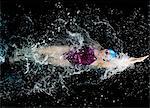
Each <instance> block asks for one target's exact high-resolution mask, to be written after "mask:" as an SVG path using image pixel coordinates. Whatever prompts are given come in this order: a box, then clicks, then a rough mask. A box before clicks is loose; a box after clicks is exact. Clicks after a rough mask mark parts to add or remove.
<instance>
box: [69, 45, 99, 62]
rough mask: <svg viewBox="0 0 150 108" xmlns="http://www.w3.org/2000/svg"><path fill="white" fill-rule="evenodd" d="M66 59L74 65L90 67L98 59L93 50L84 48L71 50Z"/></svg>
mask: <svg viewBox="0 0 150 108" xmlns="http://www.w3.org/2000/svg"><path fill="white" fill-rule="evenodd" d="M66 59H67V60H68V61H69V62H70V63H72V64H81V65H90V64H91V63H93V62H94V61H95V60H96V57H95V55H94V49H93V48H90V47H85V46H84V47H82V48H81V49H78V50H76V49H73V50H70V51H69V52H68V53H66Z"/></svg>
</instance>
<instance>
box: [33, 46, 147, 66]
mask: <svg viewBox="0 0 150 108" xmlns="http://www.w3.org/2000/svg"><path fill="white" fill-rule="evenodd" d="M35 52H36V53H37V54H39V55H44V56H45V57H46V61H47V62H48V64H53V65H58V66H71V65H89V66H94V67H97V68H113V67H114V68H115V67H117V66H118V65H124V66H128V65H132V64H135V63H137V62H143V61H144V60H145V59H146V58H147V57H148V55H147V56H144V57H139V58H135V57H129V56H127V55H124V56H119V55H118V54H117V53H116V52H114V51H113V50H112V49H104V50H98V49H95V48H92V47H90V46H83V47H81V48H80V49H78V48H74V47H69V46H49V47H45V48H38V49H36V50H35Z"/></svg>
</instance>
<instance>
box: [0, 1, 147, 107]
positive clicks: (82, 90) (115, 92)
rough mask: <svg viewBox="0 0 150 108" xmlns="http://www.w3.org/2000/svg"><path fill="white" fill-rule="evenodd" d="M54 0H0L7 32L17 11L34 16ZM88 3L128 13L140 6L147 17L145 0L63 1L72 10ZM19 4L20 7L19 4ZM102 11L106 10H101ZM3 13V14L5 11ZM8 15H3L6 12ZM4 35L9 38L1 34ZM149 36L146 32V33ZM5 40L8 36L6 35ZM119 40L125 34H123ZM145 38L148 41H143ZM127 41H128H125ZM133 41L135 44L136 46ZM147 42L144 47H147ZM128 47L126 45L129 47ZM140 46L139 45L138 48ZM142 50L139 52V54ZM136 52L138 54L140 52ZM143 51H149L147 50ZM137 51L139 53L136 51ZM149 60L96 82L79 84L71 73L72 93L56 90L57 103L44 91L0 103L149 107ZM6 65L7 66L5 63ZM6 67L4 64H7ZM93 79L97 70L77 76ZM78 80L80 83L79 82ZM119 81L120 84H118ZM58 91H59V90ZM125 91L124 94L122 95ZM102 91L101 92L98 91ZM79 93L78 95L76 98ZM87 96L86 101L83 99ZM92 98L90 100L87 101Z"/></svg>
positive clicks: (42, 12)
mask: <svg viewBox="0 0 150 108" xmlns="http://www.w3.org/2000/svg"><path fill="white" fill-rule="evenodd" d="M57 2H58V1H57V0H49V1H48V0H47V1H46V0H45V1H44V0H30V1H28V0H16V1H14V0H1V12H2V19H3V18H4V19H7V20H8V21H10V23H8V25H7V26H8V31H9V32H8V33H9V35H11V34H13V33H14V32H15V31H16V28H17V27H16V26H17V25H15V23H12V22H11V19H13V17H15V15H16V13H19V14H20V15H21V14H24V13H28V12H29V11H32V15H33V17H34V18H38V17H39V16H40V15H41V14H44V13H47V12H48V10H50V9H54V8H55V7H54V4H55V3H57ZM86 3H87V4H89V6H93V5H95V7H101V8H104V11H105V8H108V7H109V8H110V7H111V8H117V9H121V10H123V11H124V16H128V15H129V12H130V11H132V10H133V9H134V8H141V9H142V13H143V14H144V15H145V17H146V20H147V19H148V0H135V1H133V0H97V1H96V0H88V1H86V0H79V1H78V0H65V1H64V2H63V5H64V7H68V8H70V9H72V10H74V9H76V7H78V8H79V9H82V8H84V6H85V4H86ZM19 5H21V6H22V7H23V8H19V7H18V6H19ZM104 13H105V12H104ZM4 14H5V15H4ZM7 15H8V16H9V17H6V16H7ZM2 37H3V38H8V37H7V35H6V37H5V36H4V35H3V36H2ZM145 37H146V38H148V34H147V35H145ZM6 40H7V39H6ZM122 40H124V38H123V37H122ZM146 42H147V41H146ZM127 44H129V43H127ZM136 44H137V43H136ZM136 44H134V45H135V46H136ZM146 44H147V46H145V47H143V49H145V50H146V49H147V48H148V43H146ZM129 49H130V46H129V48H126V50H127V51H129ZM137 50H139V48H137ZM142 53H143V52H141V53H140V54H142ZM140 54H139V55H140ZM145 54H148V52H146V53H145ZM133 55H136V51H135V52H134V51H133ZM137 55H138V54H137ZM148 64H149V62H148V60H147V61H146V62H144V63H140V64H139V66H140V67H138V66H137V68H136V70H135V69H131V70H130V71H129V70H127V71H126V72H124V73H123V74H121V75H116V76H115V77H114V78H111V79H108V80H106V81H102V82H99V84H97V85H94V84H93V85H92V84H85V85H84V84H80V82H82V81H78V80H77V79H76V76H74V77H71V78H72V79H70V81H69V82H70V83H72V82H75V84H74V85H73V84H72V85H71V86H70V88H71V89H73V90H74V93H72V94H71V96H65V95H62V94H59V93H58V94H57V96H56V100H57V98H60V96H61V97H63V98H61V99H62V101H61V102H60V103H57V102H56V100H55V99H53V98H52V97H51V96H47V95H45V94H42V93H41V94H40V93H39V94H35V95H32V96H26V95H24V96H20V97H14V99H13V100H11V101H10V100H2V101H1V102H2V106H39V105H41V106H57V107H59V106H75V107H76V106H81V107H82V106H83V105H84V103H86V105H87V106H93V107H96V106H99V107H100V106H107V107H112V106H113V107H116V106H117V107H121V106H122V107H148V106H149V96H148V95H149V88H148V81H149V79H148V75H149V73H148ZM6 67H7V66H6ZM6 67H5V68H6ZM6 70H7V69H6ZM87 76H89V77H90V78H92V79H95V78H97V77H96V76H97V75H96V74H94V75H93V73H92V72H90V73H88V74H87V73H83V74H82V75H81V76H78V77H79V79H81V80H82V79H83V80H84V79H88V78H89V77H87ZM78 82H79V83H78ZM120 83H122V85H120ZM60 93H61V91H60ZM125 93H127V95H125ZM101 94H103V96H102V95H101ZM101 96H102V97H101ZM77 97H78V98H77ZM117 98H119V101H118V102H115V103H113V101H112V100H113V99H117ZM84 99H86V101H83V100H84ZM90 102H92V104H90Z"/></svg>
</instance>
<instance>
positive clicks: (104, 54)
mask: <svg viewBox="0 0 150 108" xmlns="http://www.w3.org/2000/svg"><path fill="white" fill-rule="evenodd" d="M94 54H95V57H96V58H97V63H98V64H99V65H101V66H103V65H106V66H107V65H109V64H110V61H112V60H114V59H115V58H117V57H118V55H117V53H116V52H114V51H113V50H111V49H104V50H101V51H98V50H95V51H94Z"/></svg>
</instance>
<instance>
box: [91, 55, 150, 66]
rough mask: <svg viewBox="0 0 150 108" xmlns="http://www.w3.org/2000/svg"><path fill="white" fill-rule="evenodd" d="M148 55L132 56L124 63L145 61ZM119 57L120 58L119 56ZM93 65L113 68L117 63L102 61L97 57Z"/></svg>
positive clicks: (130, 63)
mask: <svg viewBox="0 0 150 108" xmlns="http://www.w3.org/2000/svg"><path fill="white" fill-rule="evenodd" d="M148 57H149V55H147V56H144V57H139V58H135V57H130V58H129V59H127V60H126V61H125V62H124V65H132V64H135V63H138V62H143V61H144V60H145V59H146V58H148ZM117 59H118V60H119V58H117ZM91 66H94V67H97V68H111V67H115V64H113V62H104V61H103V62H102V61H101V60H99V59H97V60H96V61H95V62H93V63H92V64H91Z"/></svg>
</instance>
